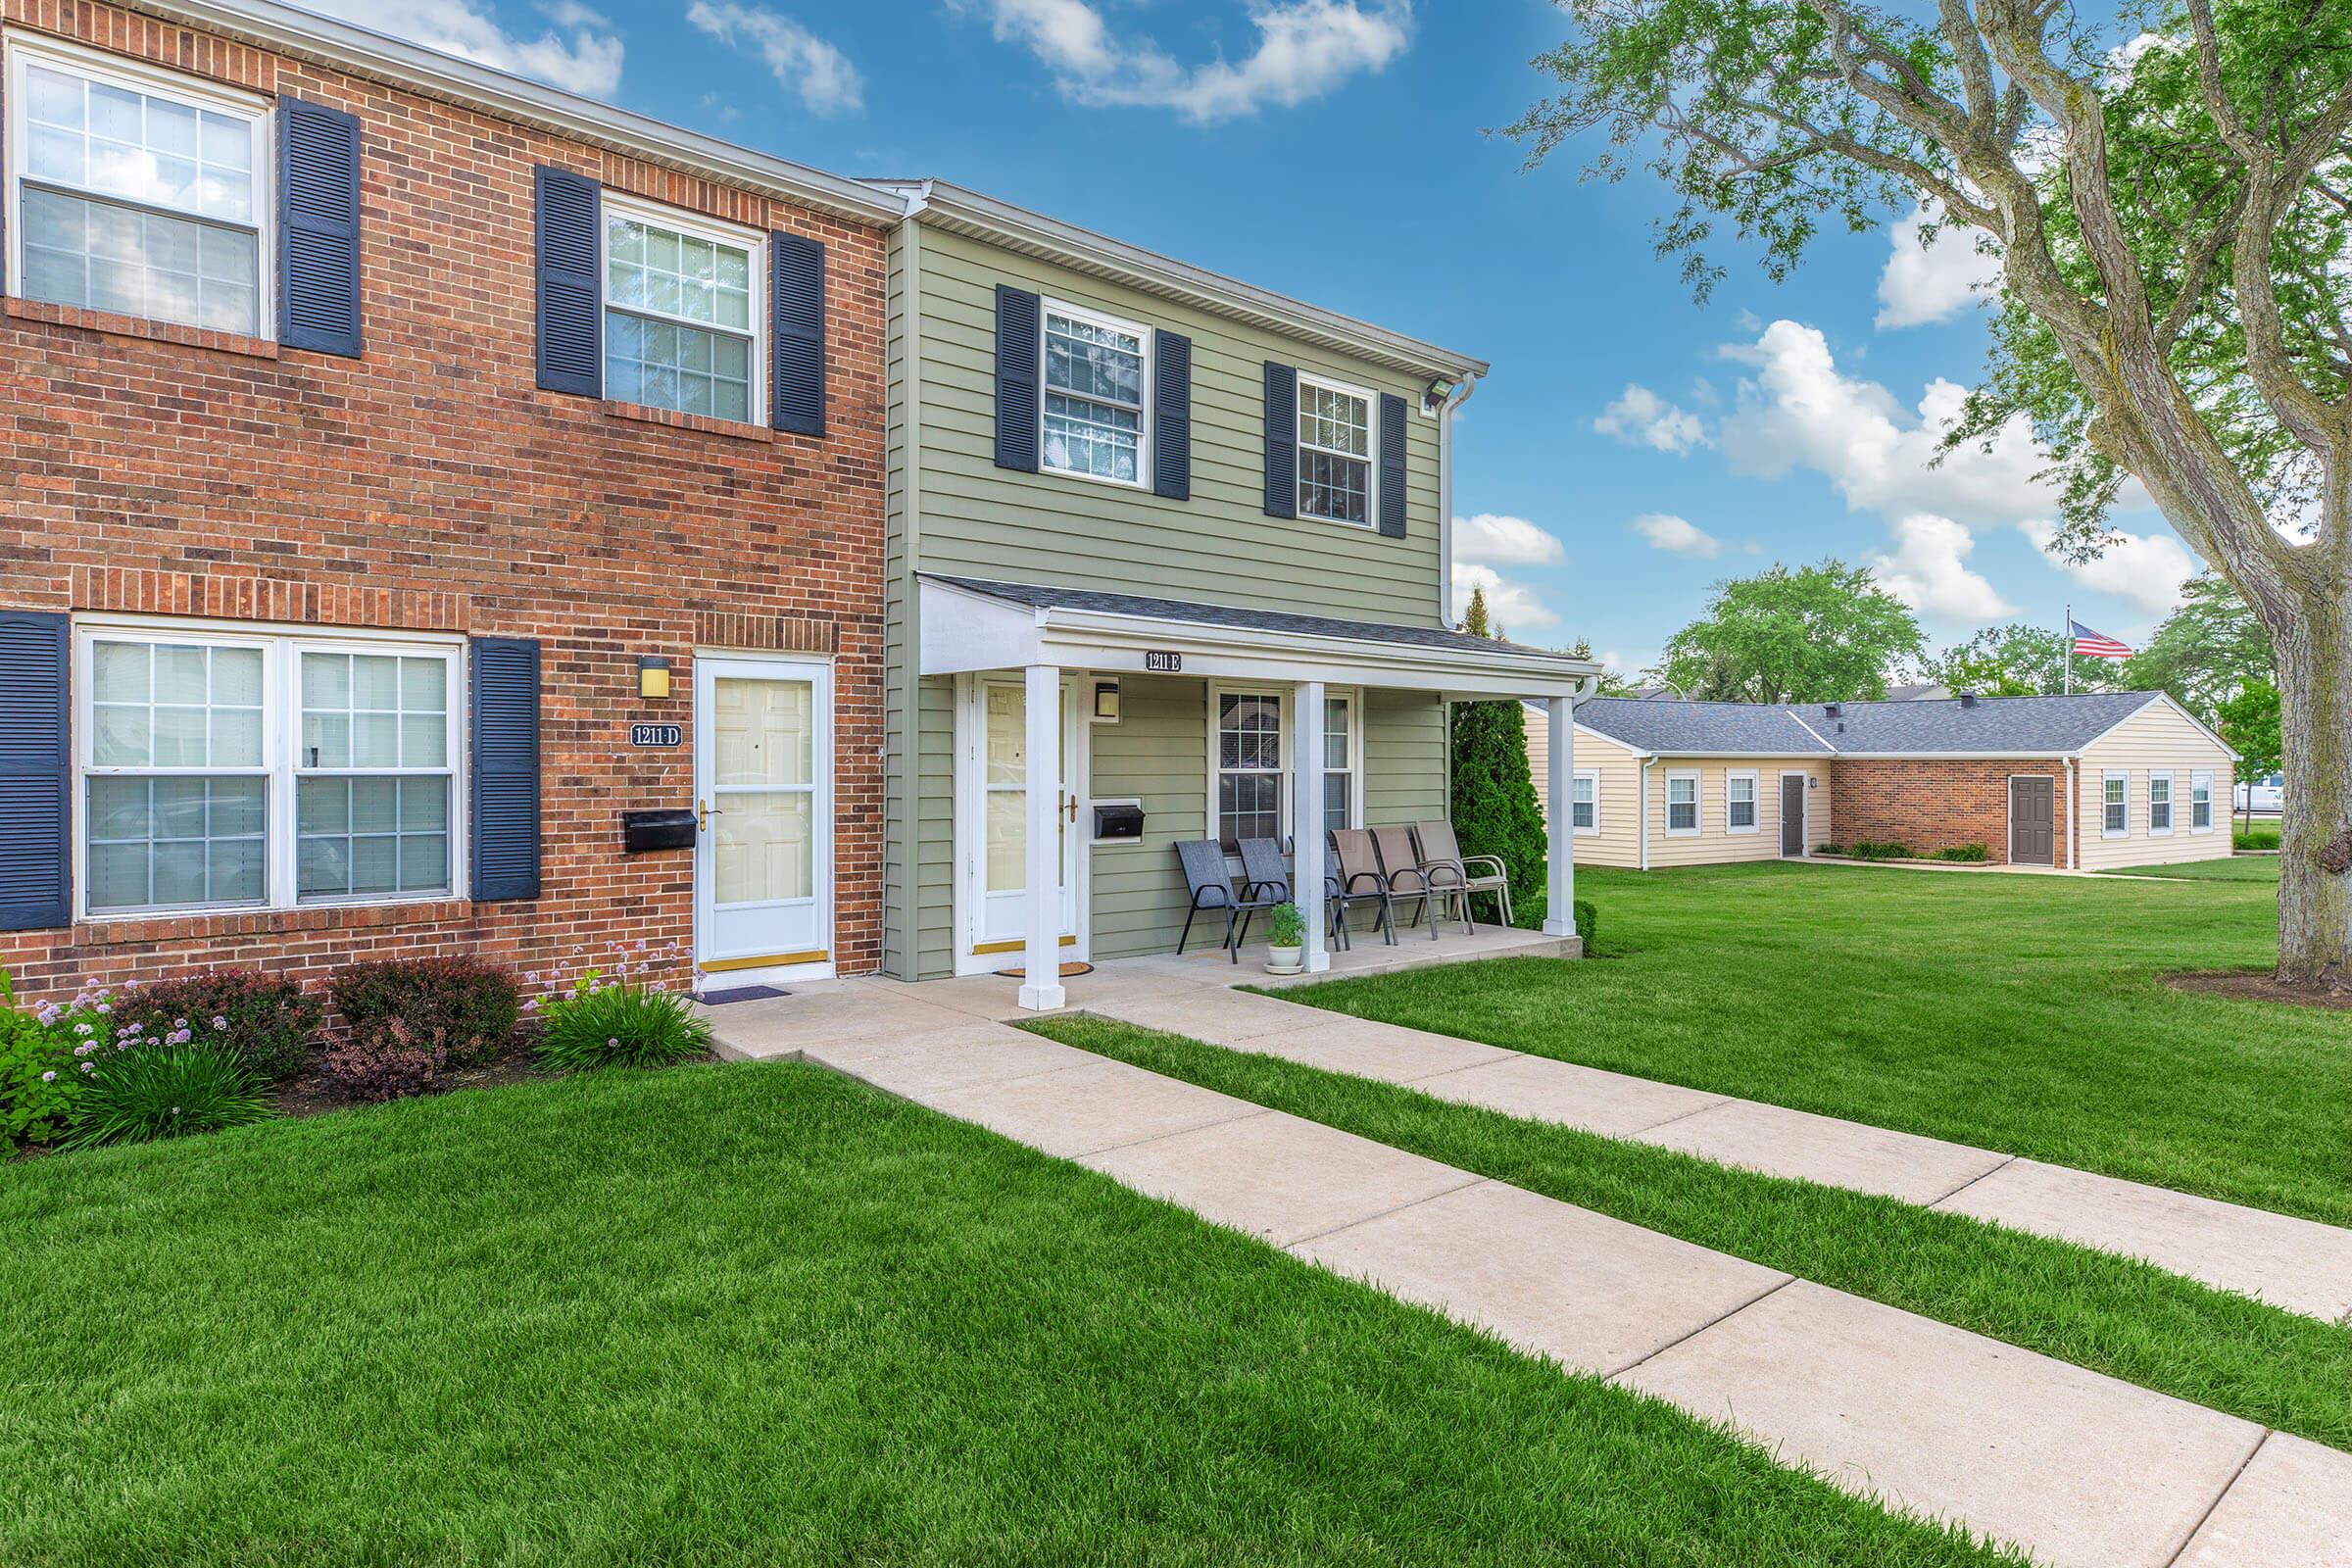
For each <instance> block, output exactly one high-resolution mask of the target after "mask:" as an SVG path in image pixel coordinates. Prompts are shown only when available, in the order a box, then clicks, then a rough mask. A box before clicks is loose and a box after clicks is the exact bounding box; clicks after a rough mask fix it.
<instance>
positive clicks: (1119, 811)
mask: <svg viewBox="0 0 2352 1568" xmlns="http://www.w3.org/2000/svg"><path fill="white" fill-rule="evenodd" d="M1143 836H1144V809H1143V808H1142V807H1140V806H1131V805H1125V804H1121V805H1115V806H1098V807H1096V808H1095V837H1096V838H1098V839H1140V838H1142V837H1143Z"/></svg>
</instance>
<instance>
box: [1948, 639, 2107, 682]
mask: <svg viewBox="0 0 2352 1568" xmlns="http://www.w3.org/2000/svg"><path fill="white" fill-rule="evenodd" d="M2067 657H2068V655H2067V639H2065V638H2064V637H2061V636H2059V635H2058V634H2057V633H2056V632H2054V631H2052V630H2050V628H2048V627H2047V626H2029V625H2027V624H2025V623H2024V622H2022V621H2015V622H2012V623H2010V624H2009V625H2006V626H1987V627H1985V629H1984V630H1983V631H1981V632H1978V633H1977V634H1976V635H1975V636H1974V637H1971V638H1970V639H1968V641H1966V642H1964V643H1959V644H1957V645H1955V646H1954V647H1952V648H1950V649H1949V650H1947V651H1946V652H1945V653H1944V656H1943V657H1942V658H1941V659H1939V660H1937V661H1936V662H1935V664H1934V665H1932V666H1931V669H1932V671H1933V673H1934V674H1935V676H1936V680H1938V681H1940V682H1941V683H1942V684H1944V685H1946V686H1948V687H1950V688H1951V689H1952V690H1953V691H1955V692H1962V691H1969V692H1982V693H1984V694H1985V696H1987V697H2039V696H2043V695H2046V694H2047V693H2050V692H2054V691H2061V690H2064V689H2065V684H2066V669H2065V660H2066V659H2067ZM2100 663H2101V661H2099V660H2095V659H2078V660H2076V661H2075V690H2076V691H2079V692H2084V691H2101V690H2104V689H2105V686H2106V682H2107V672H2106V671H2105V670H2104V669H2101V668H2097V667H2096V666H2097V665H2099V664H2100Z"/></svg>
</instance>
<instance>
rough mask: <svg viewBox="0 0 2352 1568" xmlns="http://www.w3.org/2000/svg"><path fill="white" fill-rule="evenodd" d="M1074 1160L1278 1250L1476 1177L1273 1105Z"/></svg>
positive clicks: (1416, 1200) (1472, 1180)
mask: <svg viewBox="0 0 2352 1568" xmlns="http://www.w3.org/2000/svg"><path fill="white" fill-rule="evenodd" d="M1079 1163H1080V1164H1082V1165H1088V1166H1092V1167H1093V1168H1094V1169H1096V1170H1099V1171H1101V1172H1103V1174H1104V1175H1106V1176H1109V1177H1111V1178H1112V1179H1113V1180H1115V1181H1118V1182H1121V1183H1123V1184H1124V1185H1126V1186H1129V1187H1132V1188H1134V1189H1135V1190H1136V1191H1137V1192H1139V1193H1145V1194H1148V1195H1149V1196H1151V1197H1152V1198H1162V1199H1166V1200H1168V1201H1172V1202H1177V1203H1182V1204H1183V1205H1184V1206H1185V1207H1187V1208H1190V1209H1192V1210H1193V1211H1194V1212H1196V1213H1198V1214H1201V1215H1202V1216H1203V1217H1205V1218H1207V1219H1211V1220H1214V1221H1216V1222H1217V1223H1218V1224H1220V1225H1229V1226H1231V1227H1232V1228H1234V1229H1235V1230H1238V1231H1247V1232H1248V1233H1250V1235H1252V1236H1256V1237H1260V1238H1262V1239H1263V1240H1266V1241H1269V1242H1272V1243H1273V1244H1274V1245H1275V1246H1277V1247H1281V1246H1283V1245H1285V1244H1286V1243H1289V1242H1293V1241H1296V1240H1298V1239H1299V1238H1300V1237H1303V1236H1316V1235H1320V1234H1321V1233H1323V1232H1325V1231H1329V1230H1336V1229H1338V1228H1339V1227H1341V1226H1343V1225H1351V1224H1353V1223H1355V1222H1356V1221H1358V1220H1362V1219H1366V1218H1369V1217H1370V1216H1372V1215H1374V1214H1380V1213H1385V1212H1387V1211H1388V1210H1390V1209H1394V1208H1400V1207H1402V1206H1404V1205H1405V1204H1408V1203H1419V1202H1421V1201H1424V1200H1426V1199H1430V1198H1434V1197H1436V1196H1437V1195H1438V1194H1440V1193H1445V1192H1450V1191H1452V1190H1453V1189H1455V1188H1457V1187H1464V1186H1467V1185H1469V1184H1470V1183H1472V1182H1475V1181H1477V1180H1479V1179H1480V1178H1478V1177H1476V1176H1473V1175H1471V1174H1470V1173H1468V1172H1467V1171H1461V1170H1457V1169H1455V1168H1454V1167H1453V1166H1451V1165H1441V1164H1439V1163H1437V1162H1436V1161H1435V1160H1428V1159H1423V1158H1421V1157H1420V1156H1419V1155H1416V1154H1408V1153H1405V1152H1402V1151H1400V1150H1396V1149H1391V1148H1390V1147H1389V1146H1388V1145H1386V1144H1376V1143H1373V1142H1371V1141H1370V1140H1368V1139H1363V1138H1355V1137H1350V1136H1349V1135H1348V1134H1347V1133H1343V1132H1338V1131H1335V1130H1334V1129H1332V1128H1329V1127H1326V1126H1324V1125H1323V1124H1322V1123H1320V1122H1312V1121H1302V1120H1300V1119H1299V1117H1297V1116H1290V1115H1285V1114H1284V1113H1282V1112H1281V1111H1269V1112H1268V1113H1266V1114H1265V1115H1262V1116H1249V1117H1245V1118H1243V1119H1241V1120H1239V1121H1227V1122H1219V1123H1217V1124H1215V1125H1213V1126H1208V1127H1200V1128H1196V1129H1194V1130H1193V1131H1191V1132H1186V1133H1176V1134H1174V1135H1172V1136H1170V1137H1167V1138H1154V1139H1152V1141H1151V1142H1149V1143H1143V1144H1129V1145H1127V1146H1125V1147H1124V1148H1120V1149H1113V1150H1108V1151H1105V1152H1103V1153H1100V1154H1089V1155H1088V1156H1086V1157H1085V1158H1084V1159H1082V1160H1080V1161H1079Z"/></svg>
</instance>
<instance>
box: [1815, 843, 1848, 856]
mask: <svg viewBox="0 0 2352 1568" xmlns="http://www.w3.org/2000/svg"><path fill="white" fill-rule="evenodd" d="M1813 853H1814V854H1815V855H1832V856H1836V857H1837V858H1839V859H1843V858H1845V846H1844V845H1842V844H1816V845H1814V846H1813Z"/></svg>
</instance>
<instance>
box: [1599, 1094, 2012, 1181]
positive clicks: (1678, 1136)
mask: <svg viewBox="0 0 2352 1568" xmlns="http://www.w3.org/2000/svg"><path fill="white" fill-rule="evenodd" d="M1635 1136H1636V1137H1638V1138H1639V1139H1640V1140H1641V1142H1642V1143H1645V1144H1655V1145H1657V1146H1658V1147H1659V1148H1661V1149H1679V1150H1681V1151H1682V1152H1684V1153H1686V1154H1697V1155H1699V1156H1700V1157H1702V1158H1705V1159H1712V1160H1715V1161H1718V1162H1719V1163H1722V1164H1725V1165H1738V1166H1740V1167H1741V1168H1742V1169H1745V1170H1754V1171H1762V1172H1763V1173H1764V1174H1765V1175H1767V1176H1795V1177H1801V1178H1803V1179H1804V1180H1806V1181H1815V1182H1820V1183H1822V1184H1823V1185H1825V1186H1829V1187H1845V1188H1850V1189H1852V1190H1853V1191H1855V1192H1858V1193H1878V1194H1881V1195H1883V1196H1885V1197H1887V1198H1899V1199H1901V1200H1903V1201H1905V1202H1910V1203H1933V1202H1935V1201H1936V1200H1937V1199H1939V1198H1942V1197H1943V1196H1945V1195H1946V1194H1948V1193H1950V1192H1951V1191H1952V1190H1953V1189H1955V1188H1957V1187H1959V1186H1961V1185H1962V1184H1964V1183H1966V1182H1970V1181H1974V1180H1975V1179H1976V1178H1978V1177H1980V1176H1982V1175H1984V1174H1985V1172H1987V1171H1989V1170H1992V1169H1994V1168H1995V1167H1997V1166H1998V1165H2000V1164H2001V1163H2002V1162H2003V1161H2004V1160H2006V1159H2007V1158H2008V1157H2009V1156H2008V1155H2006V1154H1996V1153H1993V1152H1990V1151H1988V1150H1983V1149H1971V1148H1969V1147H1968V1146H1967V1145H1965V1144H1947V1143H1945V1142H1943V1141H1942V1140H1941V1139H1937V1138H1922V1137H1920V1136H1919V1135H1918V1134H1916V1133H1898V1132H1890V1131H1888V1130H1887V1128H1884V1127H1870V1126H1866V1125H1864V1124H1863V1123H1861V1122H1852V1121H1840V1120H1838V1118H1836V1117H1834V1116H1816V1115H1814V1114H1812V1113H1811V1112H1809V1111H1802V1110H1789V1109H1787V1108H1786V1107H1784V1106H1780V1105H1766V1104H1760V1103H1756V1102H1754V1101H1748V1100H1734V1101H1726V1102H1725V1103H1722V1104H1720V1105H1715V1106H1712V1107H1710V1108H1708V1109H1706V1110H1702V1111H1699V1112H1698V1113H1697V1114H1695V1115H1691V1116H1685V1117H1684V1118H1682V1119H1681V1120H1680V1121H1671V1122H1667V1123H1666V1124H1665V1125H1663V1126H1660V1127H1655V1128H1652V1129H1650V1130H1649V1131H1647V1132H1642V1133H1639V1134H1636V1135H1635Z"/></svg>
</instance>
